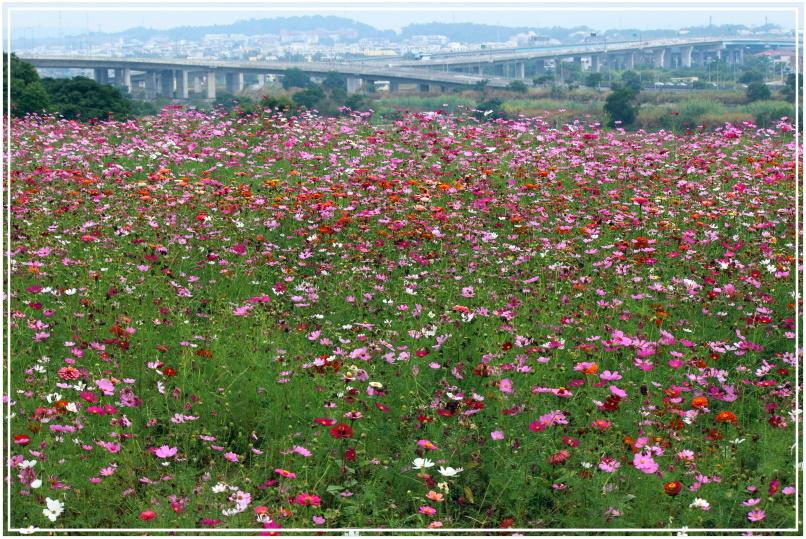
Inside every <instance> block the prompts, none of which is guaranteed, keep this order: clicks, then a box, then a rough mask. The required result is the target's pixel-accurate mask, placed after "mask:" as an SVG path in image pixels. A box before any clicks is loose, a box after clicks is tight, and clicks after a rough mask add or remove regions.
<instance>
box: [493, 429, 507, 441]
mask: <svg viewBox="0 0 806 539" xmlns="http://www.w3.org/2000/svg"><path fill="white" fill-rule="evenodd" d="M490 438H492V439H493V440H503V439H504V431H502V430H494V431H492V432H491V433H490Z"/></svg>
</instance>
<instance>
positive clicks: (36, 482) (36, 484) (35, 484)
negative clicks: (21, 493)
mask: <svg viewBox="0 0 806 539" xmlns="http://www.w3.org/2000/svg"><path fill="white" fill-rule="evenodd" d="M30 486H31V488H39V487H41V486H42V480H41V479H34V480H33V481H31V485H30Z"/></svg>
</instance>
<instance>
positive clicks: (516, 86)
mask: <svg viewBox="0 0 806 539" xmlns="http://www.w3.org/2000/svg"><path fill="white" fill-rule="evenodd" d="M505 89H506V90H509V91H510V92H517V93H519V94H525V93H527V92H528V91H529V87H528V86H526V83H525V82H523V81H522V80H513V81H512V82H510V83H509V84H507V85H506V88H505Z"/></svg>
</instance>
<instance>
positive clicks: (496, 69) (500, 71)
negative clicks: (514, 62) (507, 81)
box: [493, 64, 504, 77]
mask: <svg viewBox="0 0 806 539" xmlns="http://www.w3.org/2000/svg"><path fill="white" fill-rule="evenodd" d="M493 73H494V74H495V75H496V76H498V77H503V76H504V64H493Z"/></svg>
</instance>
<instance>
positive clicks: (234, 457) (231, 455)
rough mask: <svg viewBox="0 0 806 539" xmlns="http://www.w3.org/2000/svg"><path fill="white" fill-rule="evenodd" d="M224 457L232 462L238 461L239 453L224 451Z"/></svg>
mask: <svg viewBox="0 0 806 539" xmlns="http://www.w3.org/2000/svg"><path fill="white" fill-rule="evenodd" d="M224 458H225V459H227V460H228V461H230V462H238V455H236V454H235V453H224Z"/></svg>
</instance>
